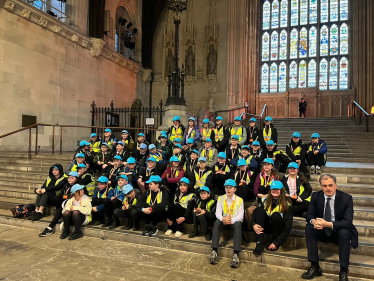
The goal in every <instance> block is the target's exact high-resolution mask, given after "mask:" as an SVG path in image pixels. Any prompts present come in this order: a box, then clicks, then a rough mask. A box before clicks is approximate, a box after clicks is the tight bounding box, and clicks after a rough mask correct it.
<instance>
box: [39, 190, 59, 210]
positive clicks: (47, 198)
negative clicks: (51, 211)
mask: <svg viewBox="0 0 374 281" xmlns="http://www.w3.org/2000/svg"><path fill="white" fill-rule="evenodd" d="M55 196H56V194H55V193H54V192H44V193H43V194H38V195H37V196H36V201H35V207H40V206H42V207H44V206H45V205H53V198H54V197H55Z"/></svg>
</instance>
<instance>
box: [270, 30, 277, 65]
mask: <svg viewBox="0 0 374 281" xmlns="http://www.w3.org/2000/svg"><path fill="white" fill-rule="evenodd" d="M270 48H271V51H270V53H271V57H270V59H271V60H277V59H278V32H276V31H273V33H272V34H271V44H270Z"/></svg>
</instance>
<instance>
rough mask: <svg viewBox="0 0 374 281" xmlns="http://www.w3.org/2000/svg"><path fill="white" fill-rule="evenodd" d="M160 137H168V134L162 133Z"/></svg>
mask: <svg viewBox="0 0 374 281" xmlns="http://www.w3.org/2000/svg"><path fill="white" fill-rule="evenodd" d="M160 138H165V139H167V138H168V136H167V135H166V134H161V135H160Z"/></svg>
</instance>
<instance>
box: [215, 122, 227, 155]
mask: <svg viewBox="0 0 374 281" xmlns="http://www.w3.org/2000/svg"><path fill="white" fill-rule="evenodd" d="M222 126H223V125H222ZM214 129H217V130H220V129H221V127H220V128H219V129H218V127H217V126H216V127H214ZM214 129H213V130H212V133H211V135H210V139H211V140H212V143H213V146H214V147H215V148H217V149H218V151H224V150H225V148H226V145H227V144H228V143H229V141H230V131H229V129H227V128H226V127H223V139H222V140H221V141H218V142H216V138H215V135H216V134H215V132H214Z"/></svg>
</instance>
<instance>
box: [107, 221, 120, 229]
mask: <svg viewBox="0 0 374 281" xmlns="http://www.w3.org/2000/svg"><path fill="white" fill-rule="evenodd" d="M120 226H121V223H117V222H115V221H114V222H112V224H111V225H109V229H115V228H117V227H120Z"/></svg>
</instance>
